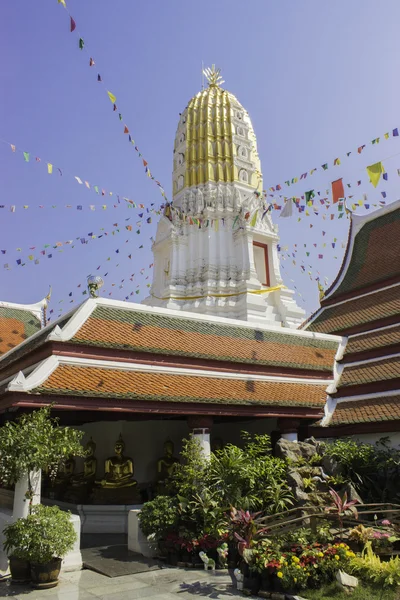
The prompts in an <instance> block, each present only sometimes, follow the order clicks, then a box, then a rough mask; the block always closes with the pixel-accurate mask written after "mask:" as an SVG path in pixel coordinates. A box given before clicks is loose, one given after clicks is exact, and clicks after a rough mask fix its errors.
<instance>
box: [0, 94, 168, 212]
mask: <svg viewBox="0 0 400 600" xmlns="http://www.w3.org/2000/svg"><path fill="white" fill-rule="evenodd" d="M110 93H111V92H110ZM113 98H115V96H113ZM0 141H1V142H2V143H4V144H6V145H7V146H10V148H11V151H12V152H13V153H16V151H17V150H18V152H19V153H20V154H22V155H23V157H24V161H25V162H29V161H30V156H31V155H30V153H29V152H23V151H21V150H19V149H18V148H16V146H15V145H14V144H11V143H10V142H8V141H6V140H0ZM35 161H36V162H37V163H38V164H40V163H42V159H41V158H40V157H38V156H37V157H36V158H35ZM43 162H44V164H45V165H46V167H47V173H48V174H49V175H51V174H52V173H53V170H54V168H56V169H57V170H58V172H59V174H60V176H62V175H63V172H64V173H65V172H66V171H65V169H63V170H61V168H60V167H55V166H54V164H53V163H52V162H50V161H46V160H43ZM66 173H67V175H68V176H71V177H73V179H74V180H75V181H76V182H77V183H78V184H79V185H83V184H85V187H86V188H87V189H88V190H91V189H93V190H94V191H95V192H96V194H99V195H100V189H101V195H102V196H105V195H109V196H115V197H116V198H117V201H118V204H120V202H121V198H122V199H123V200H124V201H125V203H126V204H127V205H128V208H139V209H140V208H145V205H144V204H137V203H136V202H134V201H133V200H131V199H130V198H127V197H126V196H122V195H120V194H117V193H116V192H112V191H107V190H106V189H105V188H104V187H103V186H98V185H91V184H90V183H89V182H88V181H86V180H82V179H81V177H78V176H77V175H72V174H71V173H68V172H66ZM2 206H4V205H0V207H2ZM104 206H105V207H106V208H107V205H104ZM116 206H117V205H115V204H114V207H116ZM55 207H56V205H55V206H54V208H55ZM153 207H154V202H153V203H152V204H151V212H157V211H156V210H155V209H154V208H153ZM147 210H149V209H147Z"/></svg>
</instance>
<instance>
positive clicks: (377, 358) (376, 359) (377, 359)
mask: <svg viewBox="0 0 400 600" xmlns="http://www.w3.org/2000/svg"><path fill="white" fill-rule="evenodd" d="M398 356H400V352H394V353H393V354H386V355H385V356H374V357H373V358H365V359H364V360H355V361H353V362H346V363H342V365H343V367H344V368H346V367H357V366H358V365H367V364H368V363H373V362H382V361H383V360H388V359H389V358H396V357H398Z"/></svg>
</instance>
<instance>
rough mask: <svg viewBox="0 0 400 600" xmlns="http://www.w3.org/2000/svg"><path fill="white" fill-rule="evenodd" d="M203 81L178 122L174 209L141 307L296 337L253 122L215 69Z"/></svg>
mask: <svg viewBox="0 0 400 600" xmlns="http://www.w3.org/2000/svg"><path fill="white" fill-rule="evenodd" d="M204 73H205V75H206V77H207V80H208V87H207V88H206V89H203V90H202V91H201V92H199V93H198V94H196V96H194V97H193V98H192V99H191V100H190V102H189V104H188V106H187V107H186V108H185V110H184V111H183V113H182V114H181V117H180V120H179V124H178V129H177V132H176V136H175V144H174V166H173V175H172V178H173V203H172V205H167V206H166V208H165V210H164V214H163V216H162V217H161V219H160V222H159V224H158V228H157V235H156V240H155V242H154V244H153V253H154V275H153V283H152V287H151V289H150V296H149V297H148V298H146V299H145V300H144V302H143V303H144V304H147V305H150V306H160V307H165V308H172V309H175V310H183V311H191V312H197V313H202V314H208V315H214V316H218V317H227V318H233V319H241V320H245V321H252V322H255V323H260V324H262V323H263V324H271V325H273V324H275V325H282V326H284V327H292V328H296V327H298V326H299V325H300V323H301V322H302V321H303V318H304V311H303V310H302V309H301V308H300V307H298V306H297V304H296V302H295V301H294V299H293V295H294V292H293V291H291V290H289V289H287V288H285V287H284V286H283V281H282V277H281V274H280V266H279V258H278V252H277V243H278V242H279V237H278V228H277V226H276V225H273V223H272V220H271V217H270V215H269V213H266V212H265V208H264V202H263V195H262V174H261V165H260V159H259V157H258V153H257V141H256V136H255V133H254V130H253V126H252V124H251V120H250V117H249V115H248V113H247V112H246V111H245V110H244V108H243V106H242V105H241V104H240V103H239V102H238V100H237V99H236V98H235V96H234V95H233V94H231V93H230V92H227V91H226V90H223V89H222V88H221V87H220V86H221V84H222V83H223V81H222V79H221V77H220V71H219V70H216V69H215V67H214V65H213V67H212V69H206V70H205V72H204ZM269 288H278V289H275V290H274V291H267V290H268V289H269Z"/></svg>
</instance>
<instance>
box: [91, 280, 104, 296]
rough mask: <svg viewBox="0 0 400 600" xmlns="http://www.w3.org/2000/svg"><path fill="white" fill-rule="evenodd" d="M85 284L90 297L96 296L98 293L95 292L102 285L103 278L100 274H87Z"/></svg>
mask: <svg viewBox="0 0 400 600" xmlns="http://www.w3.org/2000/svg"><path fill="white" fill-rule="evenodd" d="M87 284H88V289H89V294H90V297H91V298H98V296H99V294H98V293H97V292H98V290H99V289H100V288H101V287H103V285H104V280H103V279H102V278H101V277H100V275H89V277H88V278H87Z"/></svg>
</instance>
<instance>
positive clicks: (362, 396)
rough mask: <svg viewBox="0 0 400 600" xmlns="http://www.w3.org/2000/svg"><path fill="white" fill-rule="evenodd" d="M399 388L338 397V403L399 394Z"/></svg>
mask: <svg viewBox="0 0 400 600" xmlns="http://www.w3.org/2000/svg"><path fill="white" fill-rule="evenodd" d="M399 395H400V389H399V390H387V391H386V392H370V393H369V394H359V395H358V396H343V397H340V398H337V403H338V404H342V403H343V402H352V401H353V400H373V399H374V398H382V397H383V396H385V397H386V396H399Z"/></svg>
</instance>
